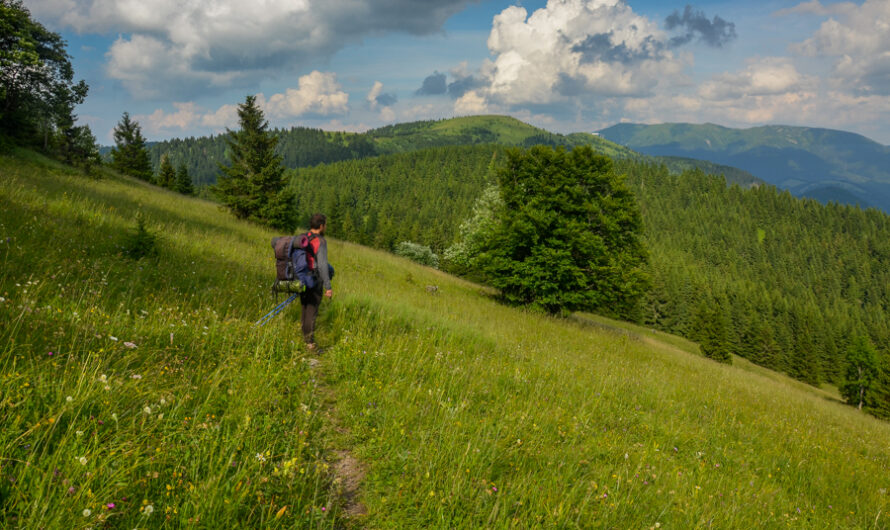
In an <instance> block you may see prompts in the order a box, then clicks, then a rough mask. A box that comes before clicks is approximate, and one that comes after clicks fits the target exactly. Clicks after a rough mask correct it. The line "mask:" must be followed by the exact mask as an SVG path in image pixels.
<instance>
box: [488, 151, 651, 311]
mask: <svg viewBox="0 0 890 530" xmlns="http://www.w3.org/2000/svg"><path fill="white" fill-rule="evenodd" d="M496 176H497V182H498V186H499V187H500V193H501V198H502V199H503V207H501V208H500V209H499V211H498V213H497V215H496V222H495V223H494V227H493V229H492V230H491V231H490V233H488V234H485V235H484V236H483V240H484V241H483V244H482V247H483V248H482V253H481V255H480V256H479V264H480V267H481V269H482V270H483V271H484V273H485V275H486V276H487V277H488V278H489V281H490V283H491V284H492V286H494V287H496V288H497V289H499V290H500V291H501V295H502V297H503V298H504V300H505V301H507V302H509V303H514V304H525V305H530V306H533V307H538V308H541V309H543V310H545V311H547V312H548V313H559V312H563V311H575V310H593V311H599V312H602V313H606V314H608V315H612V316H618V317H622V318H626V319H630V320H639V319H640V317H641V312H640V309H641V299H642V296H643V294H644V293H645V291H646V289H647V288H648V282H647V275H646V274H645V272H644V268H645V266H646V260H647V253H646V251H645V249H644V248H643V244H642V241H641V237H642V230H643V227H642V221H641V219H640V211H639V208H638V207H637V203H636V200H635V198H634V195H633V193H632V192H631V191H630V188H628V187H627V185H626V184H625V183H624V176H622V175H619V174H618V173H616V172H614V171H613V169H612V161H611V160H610V159H608V158H606V157H604V156H601V155H597V154H595V153H594V151H593V149H591V148H590V147H588V146H583V147H576V148H575V149H573V150H572V151H571V152H566V151H565V150H564V149H562V148H559V149H556V150H554V149H552V148H550V147H545V146H536V147H532V148H531V149H529V150H527V151H522V150H518V149H511V150H508V151H507V155H506V161H505V163H504V164H503V165H502V166H500V167H499V169H498V171H497V173H496Z"/></svg>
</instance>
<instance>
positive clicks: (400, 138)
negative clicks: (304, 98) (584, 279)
mask: <svg viewBox="0 0 890 530" xmlns="http://www.w3.org/2000/svg"><path fill="white" fill-rule="evenodd" d="M273 134H275V135H276V136H278V149H277V150H278V152H279V153H280V154H281V155H282V156H283V158H284V165H285V166H286V167H288V168H299V167H311V166H316V165H318V164H322V163H324V164H330V163H334V162H340V161H343V160H356V159H362V158H369V157H373V156H379V155H385V154H395V153H406V152H411V151H418V150H421V149H428V148H433V147H445V146H456V145H485V144H492V145H504V146H516V147H530V146H532V145H540V144H543V145H551V146H554V147H556V146H563V147H566V148H571V147H575V146H578V145H589V146H591V147H592V148H593V149H594V150H596V151H597V152H599V153H602V154H604V155H606V156H609V157H612V158H623V159H627V158H631V159H647V160H650V161H651V162H652V163H656V164H664V165H666V166H667V167H668V168H669V169H670V170H671V171H674V172H681V171H684V170H687V169H692V168H698V169H701V170H702V171H704V172H706V173H711V174H716V175H724V176H725V178H726V180H727V182H730V183H737V184H739V185H741V186H744V187H749V186H751V185H753V184H756V183H762V181H761V180H759V179H757V178H755V177H754V176H753V175H751V174H750V173H748V172H746V171H742V170H739V169H736V168H733V167H728V166H722V165H719V164H715V163H713V162H710V161H707V160H693V159H689V158H682V157H648V156H645V155H641V154H640V153H638V152H636V151H633V150H631V149H628V148H627V147H624V146H621V145H618V144H617V143H614V142H611V141H609V140H607V139H605V138H603V137H601V136H599V135H596V134H590V133H571V134H558V133H552V132H550V131H547V130H545V129H541V128H538V127H535V126H533V125H529V124H528V123H525V122H522V121H520V120H517V119H516V118H512V117H509V116H467V117H461V118H453V119H447V120H436V121H417V122H410V123H399V124H395V125H388V126H386V127H381V128H379V129H372V130H370V131H367V132H365V133H347V132H331V131H322V130H319V129H308V128H305V127H294V128H291V129H276V130H274V131H273ZM148 148H149V153H150V155H151V160H152V164H154V166H155V168H157V167H158V165H159V164H160V159H161V157H162V156H163V155H167V156H169V157H170V161H171V162H172V163H173V164H174V166H178V165H179V164H180V163H181V164H184V165H185V166H186V168H187V169H188V171H189V174H190V175H191V176H192V180H193V181H194V183H195V184H197V185H199V186H201V185H207V184H213V183H214V182H216V175H217V173H218V171H219V166H218V163H223V164H225V163H226V142H225V135H220V136H205V137H199V138H193V137H192V138H184V139H173V140H167V141H163V142H151V143H149V144H148ZM110 151H111V148H110V147H103V148H102V150H101V153H102V154H103V156H106V157H107V156H109V153H110Z"/></svg>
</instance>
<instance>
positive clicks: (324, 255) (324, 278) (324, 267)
mask: <svg viewBox="0 0 890 530" xmlns="http://www.w3.org/2000/svg"><path fill="white" fill-rule="evenodd" d="M315 267H316V268H317V270H318V279H319V280H321V283H322V285H324V290H325V291H330V290H331V273H330V270H329V269H328V242H327V241H325V240H324V239H322V240H321V244H319V245H318V255H317V256H315Z"/></svg>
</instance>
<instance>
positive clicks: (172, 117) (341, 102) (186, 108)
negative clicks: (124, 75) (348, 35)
mask: <svg viewBox="0 0 890 530" xmlns="http://www.w3.org/2000/svg"><path fill="white" fill-rule="evenodd" d="M256 98H257V104H258V105H259V106H260V108H262V109H263V112H264V114H265V117H266V119H267V120H269V121H270V122H273V123H277V124H281V123H286V122H287V121H288V120H290V119H293V118H299V117H315V118H317V117H320V116H330V115H338V114H345V113H346V112H347V111H348V110H349V94H347V93H346V92H344V91H343V90H342V89H341V87H340V84H339V83H338V82H337V76H336V75H335V74H334V73H332V72H318V71H314V72H312V73H310V74H307V75H304V76H302V77H300V79H299V85H298V88H288V89H287V90H285V91H284V92H282V93H278V94H273V95H271V96H270V97H268V98H267V97H265V96H264V95H263V94H257V96H256ZM173 107H174V109H175V110H174V111H173V112H167V111H165V110H164V109H157V110H155V111H154V112H152V113H151V114H147V115H139V116H134V119H136V121H138V122H139V123H140V124H143V126H144V128H145V130H146V131H147V132H150V133H152V134H165V133H170V132H176V131H189V130H192V129H194V128H197V127H204V128H208V129H211V130H213V131H216V132H218V131H221V130H224V129H226V128H229V129H236V128H237V127H238V106H237V105H222V106H221V107H219V108H218V109H216V110H207V109H201V108H199V107H198V106H197V105H196V104H195V103H194V102H183V103H174V104H173Z"/></svg>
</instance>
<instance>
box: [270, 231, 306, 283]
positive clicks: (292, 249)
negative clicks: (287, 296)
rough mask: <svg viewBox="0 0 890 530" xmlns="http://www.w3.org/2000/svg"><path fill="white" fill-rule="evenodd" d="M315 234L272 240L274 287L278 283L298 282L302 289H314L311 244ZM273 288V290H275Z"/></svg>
mask: <svg viewBox="0 0 890 530" xmlns="http://www.w3.org/2000/svg"><path fill="white" fill-rule="evenodd" d="M315 238H316V236H315V234H312V233H310V234H300V235H298V236H285V237H276V238H274V239H272V248H274V249H275V274H276V277H275V286H277V285H278V284H279V283H280V282H299V283H300V284H301V285H302V286H303V288H305V289H312V288H314V287H315V284H316V279H315V273H314V271H313V270H312V265H314V263H315V249H314V248H313V246H312V244H311V242H312V240H313V239H315ZM275 286H273V290H275Z"/></svg>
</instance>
